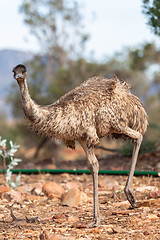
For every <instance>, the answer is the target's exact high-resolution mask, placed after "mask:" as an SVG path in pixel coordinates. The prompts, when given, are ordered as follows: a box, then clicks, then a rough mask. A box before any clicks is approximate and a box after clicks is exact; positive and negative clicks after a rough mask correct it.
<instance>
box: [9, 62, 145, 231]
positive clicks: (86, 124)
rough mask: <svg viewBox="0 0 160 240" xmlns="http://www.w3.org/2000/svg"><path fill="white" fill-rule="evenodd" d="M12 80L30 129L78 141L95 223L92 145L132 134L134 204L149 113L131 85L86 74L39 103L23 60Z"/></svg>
mask: <svg viewBox="0 0 160 240" xmlns="http://www.w3.org/2000/svg"><path fill="white" fill-rule="evenodd" d="M13 73H14V78H15V79H16V80H17V82H18V85H19V88H20V94H21V101H22V107H23V110H24V114H25V117H26V119H27V121H28V123H29V125H30V127H31V129H33V130H34V131H36V132H37V133H38V134H42V135H44V136H47V137H51V138H56V139H59V140H61V141H63V142H64V143H65V144H66V146H67V147H70V148H72V149H75V142H76V141H78V142H79V143H80V145H81V146H82V148H83V149H84V152H85V154H86V157H87V159H88V162H89V165H90V170H91V174H92V178H93V200H94V210H93V222H92V223H91V226H93V227H95V226H98V225H99V223H100V217H99V204H98V170H99V164H98V160H97V158H96V156H95V153H94V147H95V146H97V145H98V144H99V139H100V138H102V137H104V136H112V137H114V138H123V139H131V140H132V143H133V154H132V161H131V168H130V173H129V176H128V179H127V182H126V186H125V189H124V191H125V194H126V196H127V199H128V201H129V202H130V204H131V206H132V207H133V208H134V207H135V206H136V199H135V196H134V193H133V189H132V180H133V174H134V170H135V165H136V161H137V157H138V152H139V148H140V145H141V142H142V139H143V136H144V134H145V132H146V130H147V125H148V120H147V119H148V117H147V114H146V111H145V109H144V107H143V105H142V103H141V101H140V100H139V98H138V97H136V96H135V95H133V94H131V93H130V86H129V85H128V83H126V82H125V81H120V80H119V79H118V78H117V77H116V76H114V77H113V78H111V79H107V78H104V77H97V76H95V77H91V78H89V79H88V80H86V81H84V82H83V83H82V84H80V85H79V86H78V87H76V88H75V89H73V90H71V91H70V92H68V93H66V94H65V95H64V96H62V97H61V98H60V99H59V100H58V101H56V102H55V103H53V104H51V105H47V106H41V105H38V104H36V103H35V102H34V101H33V100H32V99H31V97H30V94H29V91H28V86H27V70H26V67H25V66H24V65H21V64H19V65H17V66H16V67H15V68H14V69H13Z"/></svg>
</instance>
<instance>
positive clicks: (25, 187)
mask: <svg viewBox="0 0 160 240" xmlns="http://www.w3.org/2000/svg"><path fill="white" fill-rule="evenodd" d="M16 191H18V192H21V193H24V192H27V191H30V188H29V185H28V184H25V185H20V186H19V187H17V188H16Z"/></svg>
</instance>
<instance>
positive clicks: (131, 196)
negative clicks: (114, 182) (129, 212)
mask: <svg viewBox="0 0 160 240" xmlns="http://www.w3.org/2000/svg"><path fill="white" fill-rule="evenodd" d="M124 192H125V194H126V196H127V199H128V201H129V202H130V204H131V206H132V207H133V208H135V207H136V198H135V195H134V193H133V190H132V189H130V188H125V189H124Z"/></svg>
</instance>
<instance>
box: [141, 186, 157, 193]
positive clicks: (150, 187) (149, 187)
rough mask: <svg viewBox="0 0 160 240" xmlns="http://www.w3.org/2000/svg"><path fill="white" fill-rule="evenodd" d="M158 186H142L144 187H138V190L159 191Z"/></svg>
mask: <svg viewBox="0 0 160 240" xmlns="http://www.w3.org/2000/svg"><path fill="white" fill-rule="evenodd" d="M158 190H159V189H158V187H154V186H142V187H137V188H136V191H137V192H146V191H158Z"/></svg>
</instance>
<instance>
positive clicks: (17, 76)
mask: <svg viewBox="0 0 160 240" xmlns="http://www.w3.org/2000/svg"><path fill="white" fill-rule="evenodd" d="M14 77H15V79H16V80H18V79H22V78H24V76H23V74H22V73H17V74H16V75H15V76H14Z"/></svg>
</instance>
